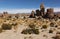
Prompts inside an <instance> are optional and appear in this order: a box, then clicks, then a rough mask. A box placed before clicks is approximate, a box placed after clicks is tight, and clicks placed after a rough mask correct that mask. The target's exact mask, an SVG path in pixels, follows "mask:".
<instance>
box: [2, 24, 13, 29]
mask: <svg viewBox="0 0 60 39" xmlns="http://www.w3.org/2000/svg"><path fill="white" fill-rule="evenodd" d="M11 28H12V26H11V25H10V24H2V29H3V30H10V29H11Z"/></svg>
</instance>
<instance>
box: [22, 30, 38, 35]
mask: <svg viewBox="0 0 60 39" xmlns="http://www.w3.org/2000/svg"><path fill="white" fill-rule="evenodd" d="M21 33H22V34H39V30H38V29H26V30H23V31H22V32H21Z"/></svg>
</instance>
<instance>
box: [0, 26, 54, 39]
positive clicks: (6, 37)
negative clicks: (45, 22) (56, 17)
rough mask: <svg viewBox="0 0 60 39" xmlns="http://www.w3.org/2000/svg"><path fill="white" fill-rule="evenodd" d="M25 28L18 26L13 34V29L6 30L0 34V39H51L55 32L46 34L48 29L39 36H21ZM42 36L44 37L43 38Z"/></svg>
mask: <svg viewBox="0 0 60 39" xmlns="http://www.w3.org/2000/svg"><path fill="white" fill-rule="evenodd" d="M25 28H26V26H23V25H20V26H18V29H17V32H14V29H12V30H6V31H5V32H2V33H0V39H52V37H53V36H55V32H54V33H48V30H49V28H50V27H49V28H48V29H47V30H46V31H44V32H41V31H42V30H39V31H40V34H39V35H35V34H30V35H29V34H27V35H24V34H21V31H22V30H23V29H25ZM43 35H46V36H45V37H44V36H43Z"/></svg>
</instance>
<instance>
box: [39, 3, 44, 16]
mask: <svg viewBox="0 0 60 39" xmlns="http://www.w3.org/2000/svg"><path fill="white" fill-rule="evenodd" d="M40 13H41V16H44V14H45V7H44V4H43V3H42V4H41V5H40Z"/></svg>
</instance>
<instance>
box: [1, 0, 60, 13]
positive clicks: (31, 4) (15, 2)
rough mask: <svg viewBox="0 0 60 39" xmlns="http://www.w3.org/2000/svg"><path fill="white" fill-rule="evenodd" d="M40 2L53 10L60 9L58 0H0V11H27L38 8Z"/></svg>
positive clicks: (59, 0)
mask: <svg viewBox="0 0 60 39" xmlns="http://www.w3.org/2000/svg"><path fill="white" fill-rule="evenodd" d="M42 2H43V3H44V5H45V7H46V8H47V7H52V8H54V9H55V11H60V0H0V12H3V11H8V12H10V13H18V12H20V13H23V12H27V13H28V12H31V11H32V10H35V9H38V8H39V6H40V4H41V3H42ZM58 9H59V10H58Z"/></svg>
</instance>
